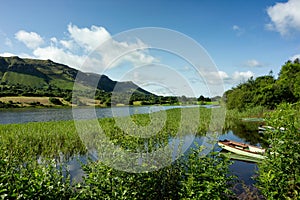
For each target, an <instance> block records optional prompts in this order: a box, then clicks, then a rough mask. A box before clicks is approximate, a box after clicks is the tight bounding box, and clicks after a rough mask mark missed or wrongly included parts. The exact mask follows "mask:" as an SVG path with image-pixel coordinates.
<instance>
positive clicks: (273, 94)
mask: <svg viewBox="0 0 300 200" xmlns="http://www.w3.org/2000/svg"><path fill="white" fill-rule="evenodd" d="M223 99H224V100H225V101H226V103H227V108H228V109H234V108H236V109H238V110H244V109H246V108H252V107H254V106H264V107H267V108H270V109H273V108H275V107H276V105H278V104H280V103H281V102H289V103H294V102H297V101H299V100H300V63H299V59H296V60H295V61H294V62H292V61H288V62H286V63H285V64H284V65H283V66H282V68H281V70H280V73H279V75H278V78H277V79H275V78H274V76H273V73H272V72H270V73H269V75H266V76H261V77H258V78H256V79H253V77H251V78H250V79H249V80H248V81H246V82H245V83H242V84H239V85H238V86H237V87H235V88H232V89H231V90H228V91H226V92H225V94H224V96H223Z"/></svg>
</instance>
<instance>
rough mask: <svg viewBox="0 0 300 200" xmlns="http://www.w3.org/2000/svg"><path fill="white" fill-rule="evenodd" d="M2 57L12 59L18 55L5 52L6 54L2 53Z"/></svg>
mask: <svg viewBox="0 0 300 200" xmlns="http://www.w3.org/2000/svg"><path fill="white" fill-rule="evenodd" d="M0 56H2V57H11V56H17V55H16V54H13V53H8V52H4V53H0Z"/></svg>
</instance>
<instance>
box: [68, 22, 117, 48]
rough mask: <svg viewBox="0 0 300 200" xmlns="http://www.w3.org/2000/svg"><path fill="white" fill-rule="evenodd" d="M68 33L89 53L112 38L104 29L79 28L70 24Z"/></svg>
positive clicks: (92, 27)
mask: <svg viewBox="0 0 300 200" xmlns="http://www.w3.org/2000/svg"><path fill="white" fill-rule="evenodd" d="M68 31H69V33H70V37H71V38H72V39H73V40H74V41H75V42H76V43H77V44H78V45H79V46H80V47H82V48H85V49H86V50H87V51H91V50H94V49H95V48H97V47H98V46H99V45H100V44H102V43H103V42H104V41H106V40H108V39H109V38H111V35H110V34H109V32H108V31H107V30H106V29H105V28H104V27H98V26H94V25H93V26H91V28H90V29H89V28H78V27H77V26H76V25H72V24H69V25H68Z"/></svg>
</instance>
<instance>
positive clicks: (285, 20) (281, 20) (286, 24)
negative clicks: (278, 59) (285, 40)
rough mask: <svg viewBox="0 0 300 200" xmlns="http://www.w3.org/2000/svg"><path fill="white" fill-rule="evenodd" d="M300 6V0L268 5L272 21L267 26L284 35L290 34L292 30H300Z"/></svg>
mask: <svg viewBox="0 0 300 200" xmlns="http://www.w3.org/2000/svg"><path fill="white" fill-rule="evenodd" d="M299 8H300V1H299V0H289V1H288V2H285V3H276V4H275V5H274V6H270V7H268V8H267V13H268V15H269V17H270V18H271V23H269V24H266V28H267V29H268V30H274V31H278V32H279V33H280V34H281V35H282V36H284V35H288V34H289V33H290V31H291V30H300V12H299Z"/></svg>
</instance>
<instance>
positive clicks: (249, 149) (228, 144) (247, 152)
mask: <svg viewBox="0 0 300 200" xmlns="http://www.w3.org/2000/svg"><path fill="white" fill-rule="evenodd" d="M218 145H219V146H220V147H221V148H223V149H225V150H227V151H230V152H232V153H236V154H239V155H243V156H249V157H252V158H258V159H264V158H265V156H264V155H263V154H264V153H265V149H263V148H260V147H257V146H253V145H249V144H245V143H241V142H235V141H232V140H219V142H218Z"/></svg>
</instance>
